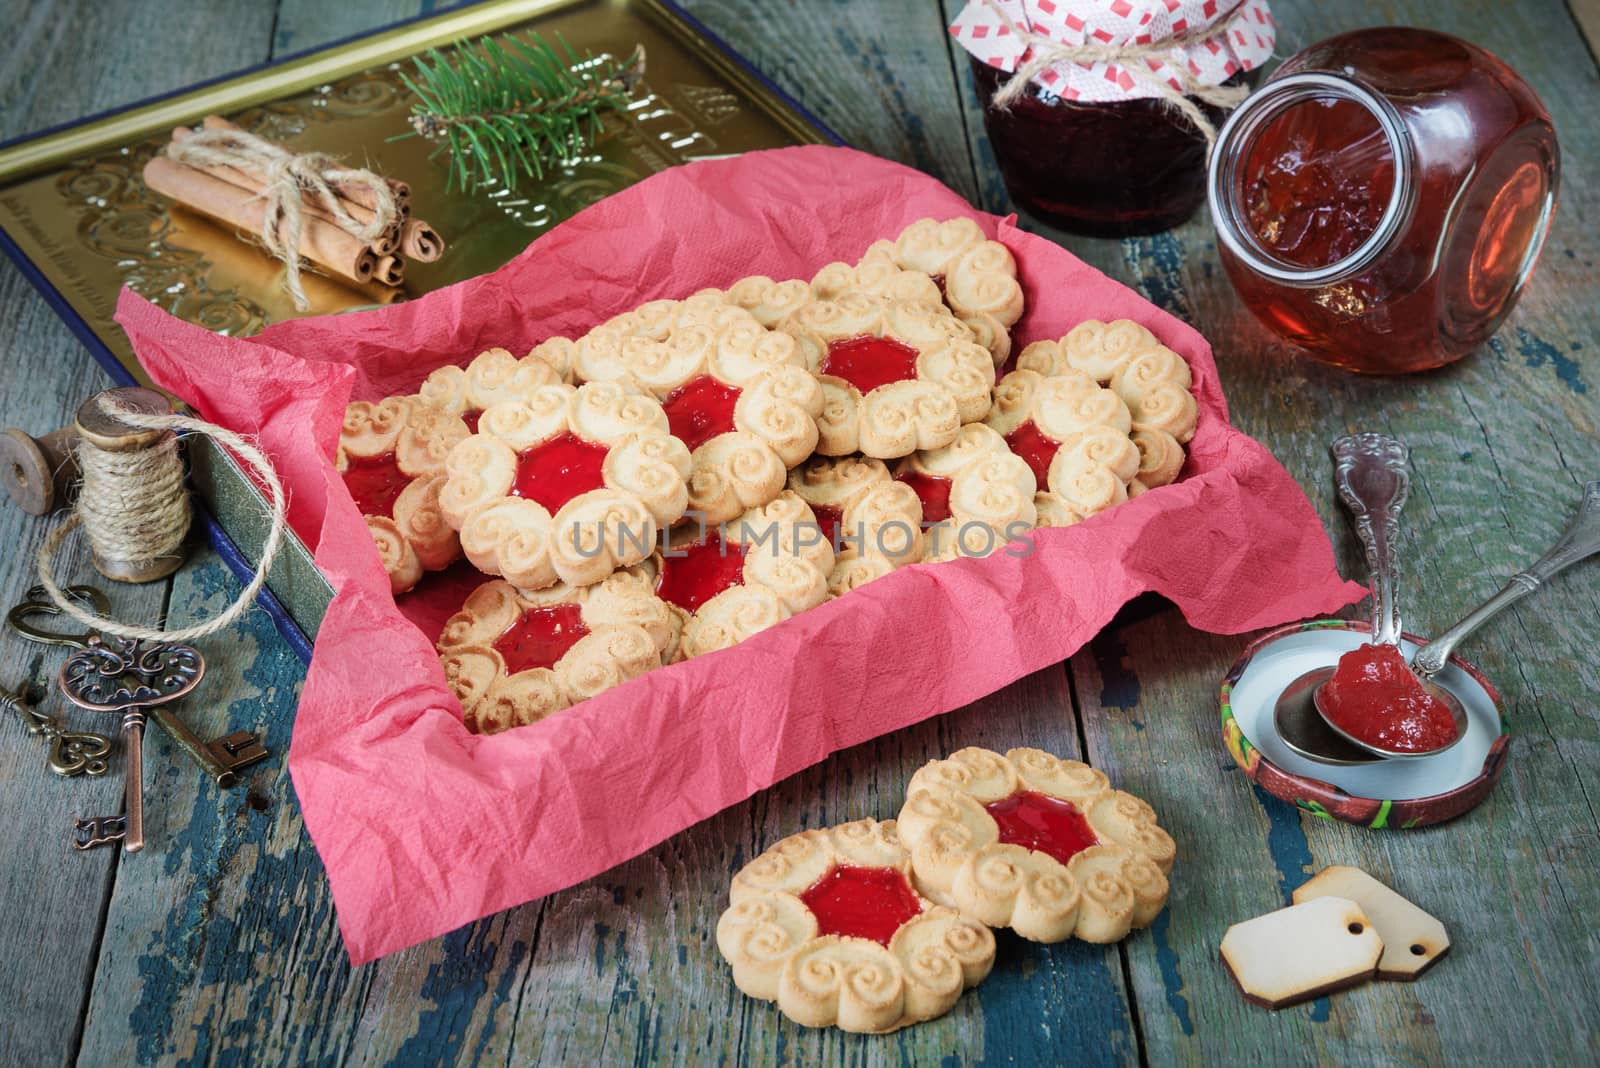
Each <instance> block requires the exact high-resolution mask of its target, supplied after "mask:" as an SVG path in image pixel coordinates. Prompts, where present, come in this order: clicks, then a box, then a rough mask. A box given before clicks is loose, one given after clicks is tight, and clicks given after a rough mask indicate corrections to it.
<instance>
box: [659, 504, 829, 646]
mask: <svg viewBox="0 0 1600 1068" xmlns="http://www.w3.org/2000/svg"><path fill="white" fill-rule="evenodd" d="M709 533H710V531H708V530H693V529H682V530H679V531H677V532H676V533H675V534H674V536H673V539H672V541H671V542H669V547H670V548H672V549H673V550H677V549H680V548H682V547H683V546H684V545H685V544H686V543H695V542H699V541H702V540H703V539H705V538H706V537H707V536H708V534H709ZM717 534H718V536H719V537H721V539H722V540H723V542H724V543H728V542H734V543H737V544H739V545H741V546H744V547H745V557H744V565H743V571H742V576H741V580H740V581H739V582H738V583H737V584H735V585H733V586H730V587H728V588H727V589H724V590H721V591H720V592H718V593H716V594H715V595H713V596H712V597H710V598H709V599H707V600H706V601H705V602H704V603H702V604H700V605H699V606H698V607H697V608H695V609H694V610H693V611H688V610H686V609H684V608H682V607H680V606H678V605H676V604H672V603H670V602H668V601H666V600H664V599H663V601H662V603H663V605H665V606H666V608H667V610H668V611H669V612H671V614H672V615H673V617H674V619H675V620H676V621H677V624H678V629H679V632H680V633H681V637H680V639H679V640H678V643H677V652H676V655H675V659H677V660H688V659H690V658H692V657H696V656H701V655H703V654H705V653H711V652H716V651H717V650H718V649H727V648H729V647H731V646H734V645H737V644H738V643H739V642H742V641H744V640H745V639H746V638H748V637H750V636H751V635H753V634H758V633H760V632H761V631H763V630H766V629H767V628H768V627H770V626H772V625H773V624H775V623H779V622H782V621H783V620H785V619H788V618H789V617H790V616H793V615H797V614H799V613H800V612H804V611H805V610H806V609H808V608H815V607H816V606H817V605H819V604H821V603H822V602H823V601H825V600H826V599H827V595H828V573H829V571H830V570H831V569H832V567H833V547H832V546H831V545H830V544H828V541H827V539H826V538H825V537H823V536H822V534H821V530H820V527H819V525H818V523H817V520H816V516H815V514H814V513H813V512H812V511H811V508H810V506H809V505H807V504H806V503H805V501H803V500H801V499H800V497H799V496H798V495H796V494H794V493H791V492H790V491H788V490H785V491H784V492H782V493H780V494H779V495H778V496H777V497H776V498H774V499H773V500H771V501H768V502H767V503H766V504H764V505H761V506H760V507H758V508H752V509H750V510H749V511H747V512H745V513H743V514H742V515H739V516H737V517H735V518H734V519H731V520H729V521H727V522H725V523H723V524H721V525H720V526H719V527H718V529H717ZM653 566H654V567H655V569H656V573H657V574H658V575H659V576H661V580H662V581H665V580H666V578H667V577H668V576H669V575H670V567H671V564H670V561H666V560H663V559H662V557H661V556H660V555H659V554H658V555H657V556H656V557H655V558H654V562H653ZM657 588H658V594H657V595H658V596H659V583H658V587H657Z"/></svg>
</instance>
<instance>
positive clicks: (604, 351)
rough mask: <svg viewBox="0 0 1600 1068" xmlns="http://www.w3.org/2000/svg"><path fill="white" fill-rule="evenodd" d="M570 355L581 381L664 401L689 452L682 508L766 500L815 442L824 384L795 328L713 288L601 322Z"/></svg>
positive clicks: (713, 513)
mask: <svg viewBox="0 0 1600 1068" xmlns="http://www.w3.org/2000/svg"><path fill="white" fill-rule="evenodd" d="M572 359H573V367H574V371H575V373H576V374H577V376H578V378H579V379H581V380H583V381H589V382H628V383H631V384H633V385H635V386H637V387H638V388H640V389H642V390H644V391H647V392H649V393H650V394H652V395H653V396H655V397H656V398H658V399H659V400H660V401H661V404H662V407H663V408H664V409H665V410H666V413H667V421H668V424H669V426H670V427H671V430H672V433H673V434H674V435H675V436H677V438H678V439H679V440H681V441H682V442H683V443H684V444H685V445H686V446H688V448H689V450H690V453H691V464H692V467H691V472H690V475H689V508H690V509H691V510H692V511H695V512H698V513H700V514H701V515H703V516H704V518H705V521H706V522H707V523H720V522H722V521H723V520H726V519H731V518H733V517H734V516H736V515H738V514H739V513H741V512H743V511H745V510H746V509H749V508H755V507H757V506H759V505H763V504H766V503H767V502H768V501H770V500H772V499H773V498H774V497H776V496H777V495H778V493H779V492H781V491H782V489H783V484H784V479H785V477H786V476H787V473H788V469H789V468H790V467H792V466H793V465H795V464H797V463H799V462H800V461H802V460H804V459H805V458H806V457H807V456H809V455H811V453H812V450H814V449H815V448H816V445H817V416H819V415H820V414H821V413H822V404H823V394H822V386H821V385H820V384H819V383H818V382H817V380H816V377H815V376H814V375H812V374H811V372H810V371H809V370H807V368H806V366H805V357H804V355H803V354H802V353H801V351H800V348H799V346H798V345H797V344H796V342H795V340H794V338H792V337H790V336H789V335H787V334H783V333H778V332H775V331H772V330H769V329H767V328H766V327H765V326H763V325H762V324H761V323H760V322H759V321H758V320H757V319H756V317H755V316H754V315H752V314H751V313H750V312H748V311H745V310H744V309H742V308H739V307H737V306H735V305H732V304H729V303H727V302H726V300H725V297H724V295H723V294H722V293H721V292H719V291H717V290H703V291H701V292H700V293H697V294H695V295H694V296H693V297H691V298H689V299H688V300H681V301H678V300H658V301H652V302H651V303H649V304H645V305H642V306H641V307H639V308H637V309H635V310H634V311H631V312H626V313H624V314H622V315H619V316H617V317H616V318H614V319H611V320H609V321H607V322H605V323H602V324H600V325H599V326H597V327H595V328H594V329H593V330H591V331H590V332H589V333H588V334H586V335H584V336H583V337H582V338H580V339H579V340H578V341H577V342H576V343H575V346H574V350H573V357H572Z"/></svg>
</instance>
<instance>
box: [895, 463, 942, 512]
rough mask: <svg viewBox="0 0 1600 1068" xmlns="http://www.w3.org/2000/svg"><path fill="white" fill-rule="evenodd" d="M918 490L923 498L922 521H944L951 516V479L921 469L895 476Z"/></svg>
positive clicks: (919, 495) (918, 493) (918, 494)
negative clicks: (923, 471) (927, 473)
mask: <svg viewBox="0 0 1600 1068" xmlns="http://www.w3.org/2000/svg"><path fill="white" fill-rule="evenodd" d="M895 477H896V478H897V479H899V480H900V481H901V482H904V483H905V484H906V485H908V486H910V487H911V488H912V489H914V490H916V491H917V496H918V497H920V498H921V499H922V521H923V522H924V523H942V522H944V521H945V520H946V519H949V518H950V480H949V479H948V478H940V477H939V476H938V475H925V474H923V473H922V472H921V471H903V472H901V473H900V474H899V475H896V476H895Z"/></svg>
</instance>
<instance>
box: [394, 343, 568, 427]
mask: <svg viewBox="0 0 1600 1068" xmlns="http://www.w3.org/2000/svg"><path fill="white" fill-rule="evenodd" d="M567 374H568V367H567V366H566V364H565V363H564V362H563V360H562V355H561V353H560V352H559V350H556V349H553V348H548V347H543V346H542V347H541V348H536V349H534V351H533V352H531V353H529V354H528V355H526V356H524V357H522V358H521V359H520V360H519V359H518V358H517V357H515V356H513V355H511V353H510V352H508V351H506V350H505V349H488V350H486V351H484V352H480V353H479V354H478V355H477V356H475V357H474V358H473V360H472V362H471V363H469V364H467V366H465V367H456V366H454V365H450V366H446V367H440V368H438V369H437V370H435V371H434V372H433V373H432V374H430V375H428V377H427V378H425V379H424V380H423V382H422V385H421V386H420V387H418V389H417V396H418V397H419V398H420V399H421V401H422V403H424V404H426V405H428V406H429V407H431V408H439V409H441V410H443V411H446V412H449V413H450V414H451V415H458V416H460V417H461V419H462V421H463V422H465V423H466V425H467V429H469V430H474V431H475V430H477V429H478V417H479V416H481V415H482V414H483V412H484V410H485V409H486V408H490V407H492V406H493V405H496V404H504V403H505V402H506V401H515V400H523V399H524V398H526V397H527V396H528V394H530V393H532V392H533V391H534V390H536V389H538V388H539V387H540V386H549V385H554V384H556V383H559V382H565V381H567Z"/></svg>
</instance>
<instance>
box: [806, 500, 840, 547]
mask: <svg viewBox="0 0 1600 1068" xmlns="http://www.w3.org/2000/svg"><path fill="white" fill-rule="evenodd" d="M811 514H812V515H814V516H816V517H817V526H819V527H821V528H822V535H823V537H825V538H827V539H828V544H829V545H838V544H839V528H840V527H842V526H844V509H843V508H840V507H839V506H837V505H833V504H813V505H812V506H811Z"/></svg>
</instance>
